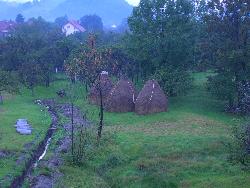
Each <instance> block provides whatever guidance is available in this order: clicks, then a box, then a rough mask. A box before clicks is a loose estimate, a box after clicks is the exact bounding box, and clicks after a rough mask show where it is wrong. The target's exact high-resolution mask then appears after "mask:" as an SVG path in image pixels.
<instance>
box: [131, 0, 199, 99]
mask: <svg viewBox="0 0 250 188" xmlns="http://www.w3.org/2000/svg"><path fill="white" fill-rule="evenodd" d="M163 7H165V9H162V8H163ZM194 25H195V20H194V5H193V3H192V2H191V1H189V0H176V1H172V0H154V1H147V0H141V2H140V4H139V6H138V7H135V8H134V10H133V14H132V16H131V17H130V18H129V26H130V30H131V32H132V34H130V35H129V42H128V48H129V49H130V53H131V54H133V56H134V57H135V59H136V60H137V62H138V63H139V65H138V68H139V69H140V70H139V72H142V73H143V75H142V76H143V77H144V78H147V77H150V76H151V75H154V74H156V73H157V72H158V71H159V70H162V71H172V70H173V69H175V71H177V73H176V74H173V76H177V75H182V76H181V77H182V79H178V78H175V77H174V78H172V77H167V78H166V79H167V80H166V82H168V84H167V85H168V86H169V87H173V86H174V85H175V84H177V85H178V87H179V88H178V90H179V91H178V92H173V93H172V92H169V94H170V95H171V94H182V93H185V91H186V87H182V86H185V85H184V84H181V83H180V82H182V81H183V80H190V77H189V76H188V72H187V71H188V70H189V69H190V68H191V67H192V64H193V62H194V60H193V53H194V47H195V45H194V44H195V34H196V33H195V30H194V29H195V27H194ZM165 74H171V72H166V73H165ZM186 83H190V81H187V82H186ZM168 90H175V89H174V88H168Z"/></svg>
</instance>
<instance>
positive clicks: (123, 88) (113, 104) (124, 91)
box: [105, 79, 136, 112]
mask: <svg viewBox="0 0 250 188" xmlns="http://www.w3.org/2000/svg"><path fill="white" fill-rule="evenodd" d="M135 99H136V90H135V87H134V85H133V83H132V82H131V81H129V80H126V79H121V80H120V81H119V82H118V83H117V84H116V85H115V86H114V87H113V89H112V90H111V92H110V94H109V96H108V99H107V103H106V105H105V110H107V111H109V112H133V111H134V106H135V104H134V101H135Z"/></svg>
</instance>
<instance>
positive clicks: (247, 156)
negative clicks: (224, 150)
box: [230, 123, 250, 169]
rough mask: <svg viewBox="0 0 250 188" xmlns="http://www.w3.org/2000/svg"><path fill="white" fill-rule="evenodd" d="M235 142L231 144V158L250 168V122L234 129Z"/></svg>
mask: <svg viewBox="0 0 250 188" xmlns="http://www.w3.org/2000/svg"><path fill="white" fill-rule="evenodd" d="M233 136H234V142H233V143H231V144H230V152H231V155H230V160H231V161H233V162H236V163H241V164H242V165H244V166H245V167H247V168H249V169H250V123H247V124H246V125H243V126H241V127H240V128H236V129H235V130H234V134H233Z"/></svg>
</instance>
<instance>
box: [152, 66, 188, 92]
mask: <svg viewBox="0 0 250 188" xmlns="http://www.w3.org/2000/svg"><path fill="white" fill-rule="evenodd" d="M153 78H155V79H156V80H157V81H158V82H159V84H160V85H161V87H162V88H163V90H164V91H165V93H166V94H167V95H168V96H179V95H185V94H187V92H188V91H189V90H190V89H191V88H192V82H193V79H192V77H191V76H190V74H189V73H188V72H187V71H184V70H179V69H176V68H170V67H164V68H163V69H159V70H157V71H156V72H155V74H154V76H153Z"/></svg>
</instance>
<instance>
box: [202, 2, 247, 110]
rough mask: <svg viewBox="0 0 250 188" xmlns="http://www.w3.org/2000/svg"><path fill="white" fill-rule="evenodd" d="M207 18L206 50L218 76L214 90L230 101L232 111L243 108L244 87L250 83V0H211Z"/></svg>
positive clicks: (213, 91) (213, 79) (212, 89)
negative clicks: (211, 58) (209, 53)
mask: <svg viewBox="0 0 250 188" xmlns="http://www.w3.org/2000/svg"><path fill="white" fill-rule="evenodd" d="M208 8H209V9H208V13H207V15H206V16H205V21H206V24H207V32H208V33H209V35H208V36H209V37H208V38H207V39H206V43H207V45H206V46H207V48H206V49H205V50H206V51H210V52H211V56H212V57H213V60H214V64H215V69H216V73H217V74H216V75H215V76H213V77H212V78H210V86H211V87H210V90H211V92H212V93H213V94H215V95H216V96H217V97H218V98H221V99H225V100H227V101H228V105H229V108H237V107H239V106H241V105H242V99H243V98H244V95H245V94H244V93H242V92H241V91H242V89H241V87H242V86H247V85H248V83H249V81H250V37H249V31H250V16H249V12H250V2H249V1H248V0H224V1H218V0H210V1H209V2H208Z"/></svg>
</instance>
